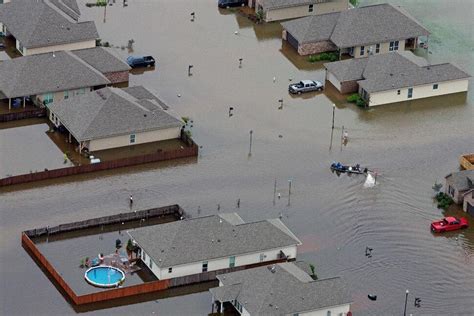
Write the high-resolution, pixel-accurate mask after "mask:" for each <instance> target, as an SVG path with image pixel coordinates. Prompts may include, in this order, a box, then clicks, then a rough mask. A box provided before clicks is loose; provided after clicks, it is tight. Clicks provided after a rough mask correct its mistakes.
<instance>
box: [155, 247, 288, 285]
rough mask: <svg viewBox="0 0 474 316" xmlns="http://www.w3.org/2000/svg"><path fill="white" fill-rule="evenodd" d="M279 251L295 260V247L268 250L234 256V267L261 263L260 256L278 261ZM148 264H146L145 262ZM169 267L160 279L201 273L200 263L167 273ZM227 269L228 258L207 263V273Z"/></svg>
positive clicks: (175, 267) (174, 267)
mask: <svg viewBox="0 0 474 316" xmlns="http://www.w3.org/2000/svg"><path fill="white" fill-rule="evenodd" d="M280 251H283V252H284V253H285V255H287V256H289V257H290V258H291V259H294V258H296V252H297V247H296V245H295V246H288V247H282V248H277V249H269V250H263V251H262V252H256V253H250V254H244V255H236V256H235V266H236V267H239V266H245V265H249V264H255V263H259V262H262V261H260V254H264V255H265V257H264V259H263V261H272V260H276V259H278V255H279V253H280ZM147 263H148V262H147ZM168 268H170V267H166V268H162V269H161V278H160V277H159V278H160V279H170V278H176V277H181V276H186V275H192V274H198V273H202V262H201V261H200V262H194V263H189V264H184V265H178V266H173V267H171V268H173V269H172V272H171V273H169V269H168ZM227 268H229V257H225V258H218V259H212V260H211V259H210V260H208V261H207V271H216V270H221V269H227Z"/></svg>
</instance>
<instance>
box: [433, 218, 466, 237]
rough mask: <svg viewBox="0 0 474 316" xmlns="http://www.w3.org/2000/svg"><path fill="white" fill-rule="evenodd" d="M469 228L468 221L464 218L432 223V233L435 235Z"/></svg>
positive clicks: (444, 219)
mask: <svg viewBox="0 0 474 316" xmlns="http://www.w3.org/2000/svg"><path fill="white" fill-rule="evenodd" d="M468 226H469V224H468V222H467V219H466V218H464V217H461V218H456V217H452V216H449V217H445V218H443V219H442V220H439V221H435V222H433V223H431V231H432V232H433V233H444V232H448V231H452V230H458V229H463V228H467V227H468Z"/></svg>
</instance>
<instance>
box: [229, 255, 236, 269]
mask: <svg viewBox="0 0 474 316" xmlns="http://www.w3.org/2000/svg"><path fill="white" fill-rule="evenodd" d="M233 267H235V256H232V257H229V268H233Z"/></svg>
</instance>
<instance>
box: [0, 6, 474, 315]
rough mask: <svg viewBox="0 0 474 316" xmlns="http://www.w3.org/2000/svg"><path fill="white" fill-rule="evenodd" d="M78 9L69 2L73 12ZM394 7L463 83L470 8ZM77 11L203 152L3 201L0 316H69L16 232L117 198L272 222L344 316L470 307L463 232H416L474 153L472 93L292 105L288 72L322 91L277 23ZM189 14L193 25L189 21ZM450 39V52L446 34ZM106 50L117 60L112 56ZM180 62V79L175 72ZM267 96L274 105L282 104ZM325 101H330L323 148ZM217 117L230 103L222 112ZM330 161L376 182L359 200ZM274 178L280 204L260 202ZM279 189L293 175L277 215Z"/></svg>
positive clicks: (181, 310)
mask: <svg viewBox="0 0 474 316" xmlns="http://www.w3.org/2000/svg"><path fill="white" fill-rule="evenodd" d="M85 2H86V0H81V1H80V3H81V8H84V7H83V5H84V3H85ZM394 3H402V4H406V5H408V6H409V8H410V9H412V11H411V13H412V14H413V15H414V16H415V17H416V18H419V19H420V20H421V22H422V23H426V22H429V23H426V24H427V25H428V24H430V23H431V24H436V25H437V27H436V28H435V29H434V31H436V32H437V33H438V32H439V33H438V34H440V35H437V36H440V37H441V38H442V40H441V41H439V42H438V41H433V42H432V43H431V44H430V51H432V54H429V53H428V57H429V58H430V59H431V60H432V61H433V62H446V61H449V62H455V63H456V64H458V65H459V66H460V67H462V68H463V69H466V70H467V71H468V72H470V73H471V74H472V73H474V63H473V62H472V57H471V56H470V54H468V53H467V52H469V50H468V49H466V47H467V48H468V47H469V45H471V44H470V43H471V42H470V40H469V36H465V35H468V34H466V33H469V30H470V29H472V19H471V12H472V9H471V8H472V5H473V4H472V2H471V1H463V0H456V1H450V2H448V1H436V2H433V1H427V0H420V1H409V0H397V1H395V2H394ZM454 8H457V9H456V10H454ZM83 11H84V14H85V17H84V18H85V19H86V18H92V19H95V20H96V22H97V25H98V28H99V33H100V35H101V37H102V38H103V39H104V40H106V41H109V42H111V43H122V42H124V39H129V38H133V39H134V40H135V44H134V50H135V52H134V54H151V55H153V56H155V57H156V58H157V59H158V61H159V62H158V67H157V68H158V69H156V70H155V71H146V72H144V73H143V74H140V75H134V76H131V82H130V85H137V84H143V85H146V86H149V87H150V88H152V89H154V90H156V91H158V92H159V94H160V96H163V98H164V99H165V100H169V102H170V104H172V105H173V110H175V111H176V112H177V113H179V115H180V116H188V117H191V118H192V119H193V121H194V128H193V137H195V138H196V141H197V143H199V145H202V146H203V149H202V151H201V155H202V156H201V157H200V158H199V161H198V162H197V163H193V164H170V165H167V166H166V167H164V168H159V169H154V168H148V167H147V168H145V167H144V168H139V169H132V171H131V172H126V173H121V172H117V173H115V172H112V173H107V176H105V177H104V176H103V175H102V174H98V175H94V176H92V177H88V178H85V180H84V181H80V182H62V181H59V182H58V185H56V186H50V187H34V186H33V187H30V188H27V189H25V190H22V191H18V192H13V191H11V192H6V193H3V194H2V196H1V205H0V208H2V212H0V216H1V221H0V223H1V224H0V225H1V227H0V228H1V229H0V238H1V240H2V245H3V247H2V248H1V249H0V257H1V260H2V268H1V269H0V273H1V277H2V279H3V280H4V283H3V284H8V290H6V289H7V288H6V285H3V288H2V290H3V291H2V300H3V301H4V302H2V304H0V306H2V309H3V310H2V313H3V314H7V315H13V314H22V315H23V314H32V313H35V314H50V313H51V311H54V313H55V314H73V313H75V312H76V311H75V310H74V309H72V308H71V307H70V306H69V305H68V304H67V303H66V302H65V301H64V299H63V298H62V297H61V296H60V295H58V293H57V291H56V289H54V287H52V286H51V285H50V284H49V281H48V280H46V279H45V278H44V275H43V274H42V273H41V272H40V271H39V270H38V269H36V267H35V265H34V264H33V263H32V262H31V260H30V259H29V258H28V256H27V255H25V254H24V252H23V251H22V250H21V249H18V245H19V232H20V231H21V230H23V229H28V228H31V227H36V226H47V225H51V223H56V224H57V223H58V222H68V221H71V220H80V219H84V218H90V217H97V216H99V215H100V216H101V215H108V214H114V213H117V212H121V211H126V210H127V209H128V205H127V200H126V197H127V196H128V194H129V193H133V196H134V200H135V201H136V202H135V203H137V205H140V207H142V206H143V208H146V207H153V206H156V205H157V204H158V205H167V204H173V203H179V204H180V205H182V206H183V208H184V209H186V210H187V211H188V212H190V213H191V214H192V215H194V216H195V215H197V214H198V212H199V213H200V215H207V214H215V213H216V212H217V204H220V206H221V209H220V211H221V212H227V211H237V212H238V213H239V214H240V215H241V216H242V217H243V218H244V219H245V220H259V219H263V218H268V217H277V216H278V215H279V214H280V213H282V214H283V219H284V221H285V223H286V224H287V225H288V226H289V227H290V228H291V229H292V230H293V231H294V232H295V233H296V234H297V236H299V237H301V238H302V239H303V241H304V242H305V245H303V247H302V251H301V256H300V259H302V260H307V261H309V262H311V263H314V264H315V266H316V268H317V272H318V276H321V277H329V276H334V275H340V276H343V277H344V278H345V279H346V280H347V282H348V283H349V285H350V290H351V292H352V294H353V299H354V302H355V303H354V308H353V310H354V315H397V314H400V311H401V310H402V309H403V304H404V300H405V290H406V289H409V290H410V293H411V294H410V296H409V302H408V313H409V314H410V313H412V314H414V315H418V314H424V315H463V314H464V315H472V314H473V313H474V311H473V307H472V304H471V302H472V301H473V300H474V295H473V294H472V293H474V275H473V273H472V271H473V269H474V262H473V259H472V254H473V252H474V250H473V249H474V236H473V234H472V230H471V228H470V229H469V230H466V231H462V232H459V233H457V235H454V233H453V235H452V236H453V237H454V236H456V237H458V239H457V240H456V239H455V237H454V238H451V237H449V236H450V235H448V236H445V237H435V236H433V235H432V234H431V233H430V231H429V223H430V222H431V221H433V220H435V219H438V218H440V217H442V216H443V214H442V212H441V211H440V210H438V209H437V208H436V206H435V205H434V204H433V203H432V200H431V197H432V194H433V191H432V189H431V187H432V185H433V183H434V182H435V181H436V180H438V182H439V181H442V179H443V178H444V176H445V175H446V174H448V173H449V172H452V171H453V170H457V168H458V157H459V155H460V154H462V153H465V152H472V150H473V148H474V141H473V137H472V135H474V124H472V118H473V117H474V102H473V93H468V94H467V96H465V100H464V101H463V99H462V97H461V98H460V97H459V96H447V97H446V98H440V99H437V100H436V102H433V101H432V100H424V101H421V102H418V101H413V102H412V103H404V104H399V105H388V106H380V107H376V108H373V109H359V108H357V107H355V106H354V105H352V104H347V103H346V102H345V101H344V98H341V97H337V98H336V99H334V98H333V93H332V92H331V87H330V86H327V87H326V89H325V91H324V92H323V93H320V94H316V95H314V96H310V97H309V98H308V99H307V98H303V97H295V98H292V97H290V96H289V95H288V84H289V83H290V82H289V79H290V78H293V80H300V79H304V78H309V79H315V80H320V81H324V71H322V69H321V68H316V69H312V68H306V66H305V65H304V59H300V60H297V59H295V60H292V58H293V57H296V56H293V57H287V55H285V54H284V53H283V52H282V51H281V50H282V40H281V34H279V33H280V31H281V30H280V29H279V28H280V27H279V26H278V23H272V24H269V25H267V26H255V27H254V26H253V25H251V27H248V26H247V25H248V24H246V23H247V22H245V21H243V20H240V18H239V17H238V16H237V17H236V16H235V15H233V14H228V15H227V14H221V13H219V10H218V9H217V8H216V4H215V1H214V0H202V1H190V0H182V1H174V2H173V3H172V4H170V2H169V1H166V0H156V1H149V0H134V1H133V2H132V1H129V6H128V7H127V8H122V7H121V6H111V7H108V9H107V14H108V16H107V23H105V24H104V23H103V22H102V19H103V10H101V9H98V8H94V9H86V8H84V9H83ZM192 11H194V12H196V20H195V22H190V20H189V17H190V16H189V14H190V12H192ZM239 21H240V22H239ZM242 21H243V22H242ZM240 25H245V26H243V27H240ZM428 26H429V25H428ZM267 27H268V30H266V28H267ZM144 30H146V31H144ZM445 30H447V31H445ZM235 31H238V34H237V35H236V34H235ZM460 36H461V37H462V38H464V39H465V42H466V43H465V44H461V43H459V42H458V41H457V40H454V41H453V40H452V39H451V37H453V38H458V37H460ZM450 44H454V45H450ZM456 45H458V46H456ZM284 50H285V49H284V48H283V51H284ZM117 53H118V54H120V55H121V56H122V57H123V58H125V57H126V56H127V52H126V51H121V50H117ZM288 54H289V53H288ZM239 58H243V66H242V68H239V67H238V59H239ZM190 64H192V65H194V68H193V76H191V77H188V76H187V67H188V65H190ZM311 66H313V65H311ZM314 66H315V67H316V66H317V65H314ZM274 77H275V78H276V80H275V81H273V78H274ZM471 89H472V80H471ZM178 94H180V95H181V97H177V95H178ZM279 99H283V100H284V107H283V109H282V110H278V105H279V104H278V100H279ZM332 103H336V105H337V106H336V109H335V129H334V135H333V138H334V145H333V147H332V148H331V150H329V143H330V137H331V121H332ZM229 107H234V109H235V110H234V115H233V116H232V117H229V116H228V109H229ZM342 126H344V127H345V128H347V129H348V130H349V138H350V142H349V144H348V145H347V146H345V147H343V146H339V138H340V134H341V130H342ZM250 130H253V143H252V156H251V157H250V158H248V155H247V154H248V151H249V131H250ZM279 135H282V137H279ZM341 148H342V150H341ZM334 160H338V161H343V162H346V163H351V164H353V163H360V164H361V165H363V166H367V167H369V169H375V170H377V171H378V173H379V176H378V177H377V186H375V187H374V188H371V189H369V190H367V189H364V188H363V184H364V181H365V177H356V176H354V177H347V176H341V177H337V176H335V175H333V174H332V173H331V172H330V170H329V165H330V163H331V162H332V161H334ZM275 179H276V180H277V192H281V194H282V198H281V200H277V201H276V202H275V205H274V204H273V189H274V181H275ZM288 179H292V180H293V182H292V183H293V186H292V194H291V205H290V206H288V203H287V199H286V196H287V193H288ZM124 197H125V198H124ZM239 198H240V199H241V206H240V208H239V209H237V208H236V200H237V199H239ZM198 210H200V211H198ZM32 214H34V216H32ZM472 221H473V222H474V220H472ZM367 246H370V247H371V248H373V249H374V250H373V252H372V258H367V257H366V256H365V255H364V250H365V248H366V247H367ZM454 280H455V281H454ZM17 293H22V294H23V297H19V296H18V294H17ZM369 293H374V294H377V295H378V300H377V302H375V303H374V302H371V301H369V300H368V299H367V294H369ZM24 297H28V300H26V301H25V300H24V299H23V298H24ZM414 297H420V298H421V299H422V306H421V307H420V308H415V307H414V306H413V300H414ZM45 301H47V302H48V303H49V304H43V303H44V302H45ZM210 302H211V296H210V294H209V293H207V292H203V293H198V294H192V295H187V296H185V297H172V298H167V299H158V302H154V301H151V302H142V303H139V304H134V305H130V306H126V305H124V306H120V307H115V308H110V309H107V310H98V311H95V312H94V314H104V315H105V314H110V313H111V312H113V313H114V314H120V315H126V314H136V313H140V314H151V313H152V312H155V313H160V314H163V315H196V314H199V315H205V314H207V313H209V312H210V307H211V306H210Z"/></svg>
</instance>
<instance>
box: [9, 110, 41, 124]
mask: <svg viewBox="0 0 474 316" xmlns="http://www.w3.org/2000/svg"><path fill="white" fill-rule="evenodd" d="M44 116H46V109H45V108H44V109H34V110H26V111H22V112H12V113H3V114H0V122H10V121H16V120H22V119H27V118H34V117H44Z"/></svg>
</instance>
